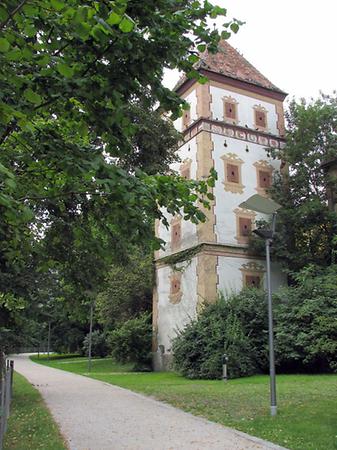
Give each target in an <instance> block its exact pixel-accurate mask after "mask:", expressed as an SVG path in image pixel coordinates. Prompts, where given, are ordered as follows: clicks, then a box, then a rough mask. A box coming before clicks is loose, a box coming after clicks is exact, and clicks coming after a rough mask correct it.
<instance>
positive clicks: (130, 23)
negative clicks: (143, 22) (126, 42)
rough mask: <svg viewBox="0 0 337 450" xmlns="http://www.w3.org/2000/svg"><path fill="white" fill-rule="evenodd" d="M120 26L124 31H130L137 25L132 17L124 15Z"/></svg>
mask: <svg viewBox="0 0 337 450" xmlns="http://www.w3.org/2000/svg"><path fill="white" fill-rule="evenodd" d="M118 27H119V29H120V30H121V31H122V32H123V33H130V31H132V30H133V28H134V27H135V22H134V20H132V19H131V17H129V16H127V15H124V17H123V19H122V20H121V22H120V24H119V25H118Z"/></svg>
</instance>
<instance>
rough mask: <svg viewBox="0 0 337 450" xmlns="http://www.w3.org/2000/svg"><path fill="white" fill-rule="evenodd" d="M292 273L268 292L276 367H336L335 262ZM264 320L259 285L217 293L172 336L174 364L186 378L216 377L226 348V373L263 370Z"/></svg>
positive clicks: (265, 365)
mask: <svg viewBox="0 0 337 450" xmlns="http://www.w3.org/2000/svg"><path fill="white" fill-rule="evenodd" d="M292 276H293V278H294V280H295V282H296V285H295V286H292V287H287V288H283V289H281V290H280V291H278V292H277V293H276V294H274V296H273V313H274V333H275V362H276V369H277V371H278V372H281V373H296V372H335V373H337V265H333V266H330V267H328V268H317V267H314V266H308V267H307V268H305V269H304V270H302V271H301V272H299V273H298V274H292ZM267 320H268V314H267V303H266V296H265V293H264V292H263V291H260V290H254V289H249V290H248V289H247V290H244V291H242V292H241V293H240V294H237V295H232V296H231V297H230V298H228V299H226V300H225V299H224V298H221V299H219V300H218V302H217V303H215V304H214V305H209V306H207V307H206V308H205V310H204V311H203V312H202V313H201V315H200V317H199V320H198V321H194V322H191V323H190V324H189V325H187V326H186V328H185V329H184V330H183V331H182V332H181V333H180V334H179V335H178V337H177V338H176V339H175V341H174V343H173V351H174V363H175V368H176V369H177V370H178V371H180V372H181V373H182V374H183V375H185V376H187V377H188V378H220V377H221V373H222V367H221V365H222V361H221V357H222V354H223V353H227V354H228V356H229V362H228V371H229V377H231V378H234V377H239V376H244V375H252V374H254V373H259V372H267V371H268V368H269V362H268V322H267Z"/></svg>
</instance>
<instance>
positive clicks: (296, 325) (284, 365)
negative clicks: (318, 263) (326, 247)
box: [274, 265, 337, 372]
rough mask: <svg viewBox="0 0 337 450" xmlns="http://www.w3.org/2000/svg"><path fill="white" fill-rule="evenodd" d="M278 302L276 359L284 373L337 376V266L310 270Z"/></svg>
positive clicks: (278, 298) (286, 290)
mask: <svg viewBox="0 0 337 450" xmlns="http://www.w3.org/2000/svg"><path fill="white" fill-rule="evenodd" d="M295 281H296V283H297V285H296V286H295V287H289V288H285V289H282V290H281V291H279V292H278V293H277V294H276V295H275V296H274V301H275V318H276V323H275V341H276V345H275V358H276V364H277V367H278V368H279V370H281V371H282V372H296V371H297V372H298V371H300V372H337V266H336V265H333V266H330V267H328V268H324V269H322V268H317V267H314V266H309V267H307V268H306V269H304V270H302V271H301V272H300V273H299V274H297V275H295Z"/></svg>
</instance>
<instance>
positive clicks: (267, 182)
mask: <svg viewBox="0 0 337 450" xmlns="http://www.w3.org/2000/svg"><path fill="white" fill-rule="evenodd" d="M259 184H260V187H261V188H265V189H266V188H270V186H271V175H270V172H267V171H264V170H259Z"/></svg>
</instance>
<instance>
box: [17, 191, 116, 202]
mask: <svg viewBox="0 0 337 450" xmlns="http://www.w3.org/2000/svg"><path fill="white" fill-rule="evenodd" d="M111 194H112V193H111V192H90V191H70V192H62V193H60V194H54V195H49V196H39V195H32V196H27V197H20V198H19V199H18V201H23V200H49V199H54V198H61V197H68V196H70V195H98V196H104V197H105V196H108V195H111Z"/></svg>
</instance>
